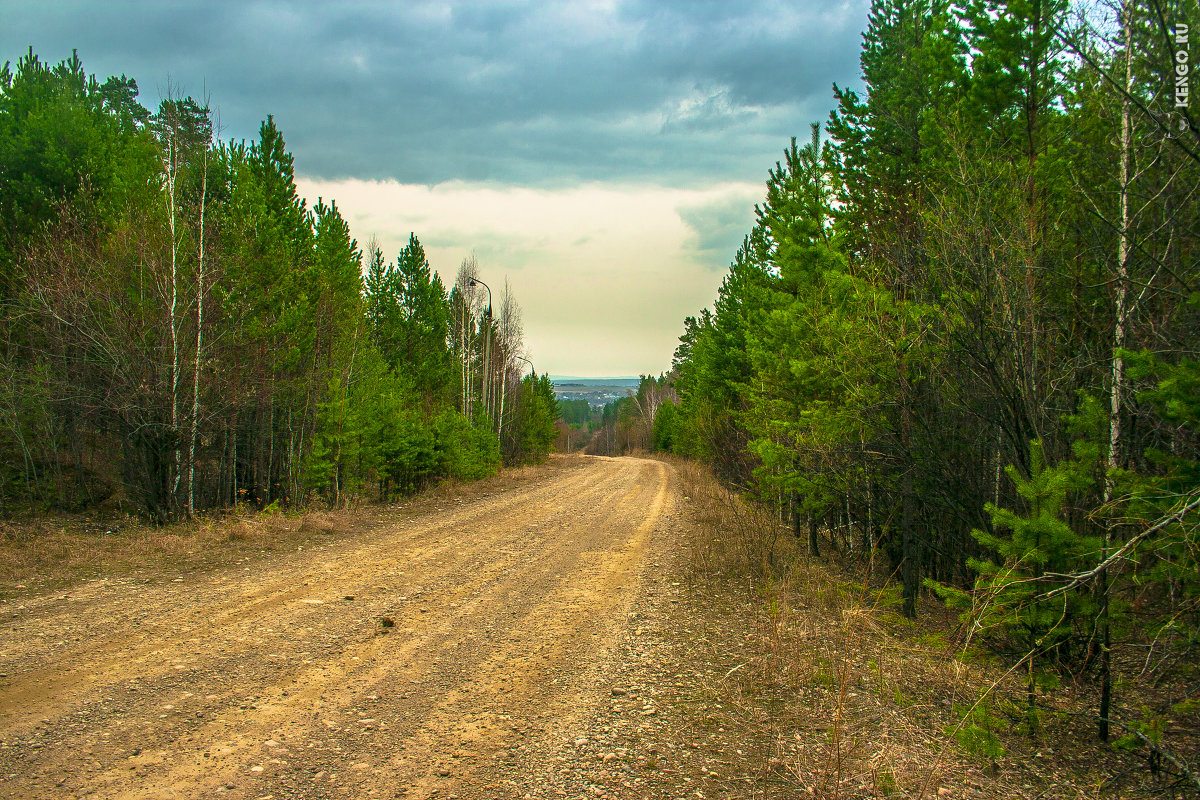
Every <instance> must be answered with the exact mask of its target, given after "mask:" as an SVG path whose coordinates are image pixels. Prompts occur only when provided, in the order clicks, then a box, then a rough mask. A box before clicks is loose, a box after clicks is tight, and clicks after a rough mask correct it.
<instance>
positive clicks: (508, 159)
mask: <svg viewBox="0 0 1200 800" xmlns="http://www.w3.org/2000/svg"><path fill="white" fill-rule="evenodd" d="M865 16H866V11H865V0H855V2H844V3H828V2H812V3H798V2H793V3H729V2H692V1H691V0H679V1H678V2H659V1H650V0H648V1H647V2H625V3H603V4H581V3H565V2H564V3H530V2H476V3H453V4H452V3H436V2H427V3H426V2H412V3H393V2H386V3H331V2H319V3H317V2H314V3H278V2H275V3H271V2H262V3H242V2H238V3H220V2H208V3H193V4H185V3H165V2H161V0H156V1H155V2H146V3H121V2H104V3H97V2H82V3H54V2H47V3H40V4H32V3H24V2H21V3H18V2H8V1H7V0H0V18H2V20H3V23H2V25H0V53H2V56H0V57H3V58H9V59H13V60H15V59H16V58H17V57H19V56H20V55H21V54H23V53H24V52H25V48H26V47H27V46H28V45H33V47H34V50H35V51H36V52H37V53H39V54H40V55H41V56H42V57H43V58H46V59H50V60H58V59H61V58H64V57H66V56H68V55H69V54H70V50H71V48H78V49H79V53H80V57H81V58H82V59H83V63H84V67H85V68H86V69H87V70H88V71H89V72H95V73H97V74H99V75H100V76H101V77H104V76H106V75H108V74H120V73H125V74H127V75H130V76H131V77H135V78H137V79H138V81H139V83H140V85H141V87H142V89H143V100H144V102H146V103H147V104H153V103H154V102H155V98H156V97H157V95H158V92H157V91H156V90H158V89H162V88H165V86H166V84H167V81H168V78H169V79H170V81H171V82H172V83H173V84H175V85H177V86H179V87H181V88H182V89H183V90H184V91H185V92H188V93H191V94H195V95H198V94H200V93H202V92H203V91H205V90H207V91H208V92H209V93H210V95H211V97H212V102H213V104H214V106H216V107H218V108H219V109H220V113H221V121H222V123H223V125H224V128H225V133H226V135H227V136H233V137H236V138H241V137H250V136H253V135H254V134H255V132H256V129H257V126H258V122H259V120H261V119H262V118H263V117H265V116H266V115H267V114H269V113H271V114H275V116H276V118H277V120H278V122H279V124H280V127H281V128H282V129H283V132H284V135H285V137H286V138H287V140H288V143H289V146H290V147H291V148H292V150H293V152H294V153H295V155H296V158H297V164H298V167H299V169H300V170H301V171H303V172H305V173H307V174H309V175H314V176H318V177H323V178H331V179H332V178H341V177H360V178H368V177H369V178H389V177H390V178H395V179H396V180H399V181H401V182H406V183H437V182H441V181H445V180H450V179H462V180H468V181H478V180H490V181H497V182H503V183H524V184H531V183H534V184H542V185H556V184H557V185H567V184H571V183H574V182H577V181H581V180H582V181H613V180H616V181H641V180H651V181H655V182H666V183H678V184H688V183H696V182H700V181H714V180H744V179H747V178H751V179H757V178H758V177H760V174H761V173H765V168H766V166H767V165H769V164H770V163H772V162H773V161H774V159H775V158H776V157H777V153H778V151H780V150H781V149H782V148H783V146H784V145H785V144H786V141H787V137H788V136H791V135H793V134H797V133H800V134H803V132H804V131H805V130H806V129H807V125H808V123H809V122H810V121H813V120H824V119H825V117H826V116H827V114H828V109H829V107H830V104H831V101H830V84H831V83H832V82H833V81H835V80H836V81H838V82H839V83H842V84H852V85H853V84H855V83H856V79H857V74H858V68H857V57H858V48H859V43H860V38H859V37H860V31H861V30H862V28H863V26H864V24H865Z"/></svg>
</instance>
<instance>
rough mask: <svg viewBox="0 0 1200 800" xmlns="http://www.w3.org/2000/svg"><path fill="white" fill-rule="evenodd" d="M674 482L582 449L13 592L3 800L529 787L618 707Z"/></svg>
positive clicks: (2, 709) (677, 516)
mask: <svg viewBox="0 0 1200 800" xmlns="http://www.w3.org/2000/svg"><path fill="white" fill-rule="evenodd" d="M576 463H578V462H576ZM676 483H677V479H676V477H675V475H674V472H673V470H672V468H671V467H670V466H669V465H666V464H662V463H659V462H655V461H647V460H639V459H603V458H589V459H586V460H584V461H583V462H582V466H578V467H575V468H571V467H568V466H564V467H563V468H561V469H557V470H552V471H549V472H547V473H544V474H542V475H541V476H540V477H538V478H536V479H534V480H532V481H530V482H526V483H523V484H520V485H518V486H516V487H514V488H511V489H509V490H507V491H503V492H498V493H495V494H491V495H487V496H484V497H477V498H472V499H459V500H453V499H451V500H447V501H446V502H444V503H443V504H442V507H440V508H434V509H429V510H426V511H422V512H419V513H411V512H404V513H401V512H397V513H394V514H390V515H389V514H384V515H382V516H381V517H380V521H379V523H378V524H377V525H375V526H373V527H371V528H370V529H369V530H367V531H365V532H360V533H355V534H353V535H350V536H348V537H346V538H337V537H330V541H329V542H327V543H324V544H318V545H313V546H309V547H306V548H304V549H303V550H300V551H297V552H292V553H285V554H269V555H263V556H261V557H255V558H253V559H248V560H246V561H245V562H243V563H240V564H236V565H233V566H227V567H222V568H219V569H215V570H211V571H207V572H198V573H184V574H179V575H174V574H156V575H151V576H149V577H146V576H140V577H130V578H119V579H118V578H110V579H104V580H95V581H89V582H86V583H82V584H78V585H76V586H74V587H72V588H71V589H70V590H69V591H67V592H66V593H62V592H57V593H54V594H50V595H41V596H34V597H23V598H19V599H13V600H9V601H6V602H4V603H2V604H0V796H3V797H9V798H54V797H84V796H92V797H97V798H159V797H163V798H167V797H171V798H191V797H217V796H221V797H229V798H265V797H271V798H283V797H298V798H300V797H303V798H319V797H321V798H323V797H339V798H340V797H355V798H365V797H397V796H405V797H410V798H411V797H434V796H438V797H455V796H457V797H460V798H474V797H507V796H517V797H523V796H526V792H527V791H529V789H530V787H534V788H536V787H537V786H539V785H540V778H539V777H538V773H540V772H541V770H542V769H543V768H544V769H546V770H547V771H549V770H550V766H551V765H543V764H539V763H537V762H538V761H539V760H540V759H539V758H535V757H534V756H535V755H537V754H545V755H549V754H552V753H555V752H561V750H562V748H563V746H564V744H565V743H566V742H567V741H568V740H569V739H570V736H571V735H572V733H571V732H572V731H573V730H577V729H586V728H587V727H588V724H589V723H588V721H587V720H586V719H583V717H587V716H589V715H594V714H595V713H596V709H597V708H600V707H602V706H603V707H604V708H606V709H607V708H608V707H609V706H610V705H611V704H612V703H613V701H614V695H613V690H612V681H613V680H616V679H617V678H615V677H613V675H612V674H610V673H612V670H614V669H616V668H617V667H619V664H618V663H617V662H619V660H620V653H621V651H622V643H623V642H625V641H626V640H627V639H629V638H630V637H636V635H637V634H638V633H640V631H638V630H635V628H636V627H637V625H638V622H637V620H638V612H637V611H636V610H635V601H637V600H638V599H639V597H641V596H642V595H643V594H644V593H645V586H646V585H647V583H648V582H651V581H654V580H656V579H657V580H661V577H662V576H661V575H659V574H658V572H659V569H660V565H661V558H663V557H664V556H662V553H664V552H666V550H669V549H670V542H671V541H673V540H675V539H676V538H677V537H676V536H675V534H677V533H678V532H679V529H680V528H681V526H683V525H685V524H686V521H685V519H684V517H683V514H682V508H683V503H682V498H681V497H680V496H679V493H678V489H677V488H676ZM664 548H666V550H664ZM642 601H644V597H643V598H642ZM617 691H619V692H623V690H621V689H618V690H617ZM650 711H651V710H650V709H649V708H648V707H647V706H646V704H645V703H642V702H640V701H639V713H649V712H650ZM564 737H566V738H564ZM601 755H603V754H601ZM593 757H595V756H593ZM550 761H551V762H552V763H553V761H554V759H553V758H551V759H550ZM514 777H515V778H518V779H514ZM556 783H557V781H556ZM572 788H575V787H572ZM556 793H558V794H563V793H565V792H564V791H563V790H562V789H559V790H558V791H557V792H556Z"/></svg>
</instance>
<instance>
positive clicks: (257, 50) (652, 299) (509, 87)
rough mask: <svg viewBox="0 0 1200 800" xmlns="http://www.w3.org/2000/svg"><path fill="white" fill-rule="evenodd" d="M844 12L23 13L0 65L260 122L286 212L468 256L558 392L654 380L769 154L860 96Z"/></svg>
mask: <svg viewBox="0 0 1200 800" xmlns="http://www.w3.org/2000/svg"><path fill="white" fill-rule="evenodd" d="M866 13H867V0H843V1H841V2H838V1H837V0H827V1H825V2H821V0H810V1H808V2H804V1H802V0H794V2H753V3H751V2H740V1H739V2H731V1H726V0H645V1H644V2H622V1H621V0H610V1H609V2H557V3H556V2H508V1H505V2H499V1H497V2H485V1H484V0H476V2H415V1H414V2H401V1H400V0H395V1H394V2H371V3H368V2H332V0H323V1H322V2H293V3H284V2H245V0H242V2H229V3H226V2H217V1H216V0H209V2H167V0H152V1H151V2H121V0H106V1H105V2H74V3H68V2H54V1H53V0H43V1H42V2H37V3H35V2H28V1H27V0H0V61H2V60H5V59H7V60H12V61H15V60H16V59H17V58H18V57H20V56H21V55H23V54H24V53H25V52H26V50H27V48H28V47H29V46H31V45H32V46H33V49H34V52H36V53H37V54H38V55H40V56H41V57H42V58H43V60H50V61H58V60H60V59H63V58H66V57H68V56H69V55H70V52H71V50H72V48H76V49H78V51H79V55H80V58H81V59H82V61H83V65H84V68H85V69H86V70H87V71H88V72H91V73H96V74H97V75H98V76H99V77H101V78H103V77H106V76H108V75H111V74H125V75H128V76H130V77H133V78H136V79H137V81H138V84H139V86H140V88H141V91H142V102H143V103H144V104H145V105H147V106H150V107H153V106H155V105H157V102H158V98H159V96H160V94H161V93H162V92H163V91H164V90H165V89H166V87H167V86H168V84H170V85H172V86H174V87H175V88H176V89H177V90H178V91H180V92H182V93H184V94H192V95H195V96H201V95H204V94H206V93H207V95H208V96H209V97H210V98H211V103H212V105H213V107H214V108H215V109H217V110H218V112H219V118H220V123H221V127H222V135H223V137H224V138H226V139H230V138H232V139H242V138H253V137H254V136H256V134H257V130H258V124H259V122H260V121H261V120H262V119H263V118H265V117H266V115H267V114H274V115H275V119H276V121H277V123H278V124H279V126H280V128H281V130H282V131H283V134H284V137H285V139H286V141H287V143H288V147H289V149H290V150H291V151H292V153H293V154H294V155H295V159H296V172H297V178H298V181H297V182H298V184H299V186H300V190H301V193H302V194H303V195H305V196H306V197H308V198H309V199H310V201H312V202H315V201H316V198H317V197H318V196H321V197H324V198H325V199H326V200H328V199H330V198H332V199H334V200H336V201H337V203H338V206H339V208H341V210H342V213H343V215H344V216H345V217H346V218H347V219H348V220H349V222H350V225H351V229H352V231H353V233H354V235H355V236H356V237H357V239H358V241H359V243H360V244H364V243H365V242H366V241H367V240H369V239H370V238H371V237H372V236H374V237H376V238H377V239H378V240H379V242H380V243H381V245H382V246H383V248H384V251H385V252H386V253H388V254H389V255H390V256H394V255H395V253H396V252H397V251H398V250H399V248H400V247H401V246H402V245H403V244H404V242H405V241H407V238H408V233H409V231H415V232H416V234H417V236H418V237H419V238H420V239H421V241H422V243H423V244H424V245H425V247H426V250H427V251H428V253H429V256H430V261H431V262H432V264H433V266H434V267H435V268H436V269H437V270H438V272H439V273H440V274H441V275H442V276H443V279H444V280H447V281H448V282H452V281H453V276H454V272H455V271H456V269H457V268H458V265H459V263H460V262H461V261H462V259H463V257H464V256H466V255H468V254H469V253H471V252H474V253H476V255H477V256H478V258H479V263H480V268H481V275H482V277H483V279H484V280H485V281H486V282H487V283H489V284H490V285H491V286H492V288H493V290H494V291H495V292H497V293H499V292H500V291H501V288H502V287H503V286H504V284H505V281H507V282H508V284H509V286H510V287H511V289H512V291H513V292H514V294H515V296H516V299H517V301H518V302H519V303H520V305H521V307H522V310H523V318H524V327H525V339H526V342H527V346H528V350H529V355H530V357H531V358H532V359H533V361H534V363H535V364H536V366H537V367H538V369H539V371H548V372H551V373H553V374H559V375H583V376H613V375H633V374H639V373H654V374H657V373H659V372H661V371H664V370H666V369H668V368H669V366H670V361H671V354H672V353H673V351H674V348H675V345H676V343H677V338H678V336H679V334H680V333H681V332H682V329H683V318H684V316H686V315H688V314H694V313H696V312H697V311H698V310H699V309H700V308H701V307H703V306H706V305H709V304H711V302H712V300H713V298H714V296H715V293H716V289H717V286H718V285H719V284H720V281H721V277H722V275H723V274H724V271H725V269H726V268H727V267H728V264H729V262H730V260H731V259H732V257H733V255H734V252H735V251H736V249H737V246H738V244H739V242H740V241H741V238H742V236H743V235H744V234H745V233H746V232H747V231H748V230H749V229H750V226H751V224H752V222H753V218H754V211H753V207H754V203H755V202H756V201H758V200H759V199H761V197H762V195H763V184H764V181H765V180H766V176H767V170H768V169H769V168H770V167H771V166H773V165H774V163H775V161H776V159H777V158H779V157H780V155H781V153H782V151H783V148H784V147H785V146H786V145H787V142H788V138H789V137H790V136H793V135H795V136H800V137H805V135H806V131H807V130H808V126H809V123H810V122H813V121H824V120H825V119H826V118H827V117H828V114H829V110H830V108H831V106H832V100H831V85H832V84H833V82H835V81H836V82H837V83H838V84H839V85H848V86H852V87H855V88H857V87H858V85H859V70H858V48H859V45H860V42H861V33H862V30H863V29H864V27H865V25H866Z"/></svg>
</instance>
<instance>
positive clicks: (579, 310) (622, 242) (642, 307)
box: [296, 177, 763, 377]
mask: <svg viewBox="0 0 1200 800" xmlns="http://www.w3.org/2000/svg"><path fill="white" fill-rule="evenodd" d="M296 184H297V187H298V189H299V192H300V194H301V196H303V197H305V198H307V200H308V201H309V204H310V206H311V205H312V204H313V203H315V202H316V200H317V198H318V197H323V198H324V199H325V201H326V202H329V201H330V200H334V201H336V202H337V205H338V208H339V210H340V211H341V213H342V216H343V217H344V218H345V219H346V221H347V222H348V223H349V225H350V231H351V235H353V236H354V237H355V239H357V240H358V244H359V247H361V248H363V249H365V248H366V245H367V242H368V241H369V240H370V238H371V237H372V236H374V237H375V238H376V239H377V240H378V241H379V245H380V247H381V248H382V250H383V252H384V254H385V256H386V257H387V258H388V259H389V260H391V259H394V258H395V256H396V254H397V253H398V252H399V251H400V248H402V247H403V246H404V245H405V244H406V243H407V241H408V235H409V232H410V231H412V232H415V233H416V235H417V238H418V239H420V240H421V243H422V245H423V246H424V247H425V251H426V254H427V255H428V257H429V261H430V264H431V265H432V266H433V268H434V269H435V270H436V271H437V272H438V274H439V275H440V276H441V277H442V281H443V282H444V283H446V284H447V285H450V284H452V283H453V281H454V275H455V273H456V271H457V270H458V266H459V264H460V262H461V261H462V260H463V258H464V257H466V256H467V255H469V254H470V253H471V252H472V251H474V252H475V254H476V256H477V257H478V259H479V270H480V277H481V278H482V280H484V281H485V282H486V283H488V284H489V285H490V286H491V288H492V292H493V295H494V298H495V300H496V302H497V303H498V302H499V296H500V293H501V291H502V290H503V287H504V282H505V280H506V279H507V280H508V283H509V286H510V287H511V289H512V291H513V294H514V296H515V298H516V300H517V302H518V303H519V304H520V306H521V310H522V318H523V322H524V331H525V343H526V348H527V351H528V355H529V358H530V359H531V360H532V361H533V363H534V365H535V366H536V367H537V370H538V371H539V372H549V373H552V374H556V375H572V376H578V377H612V376H617V375H638V374H644V373H649V374H654V375H657V374H659V373H660V372H665V371H667V370H668V369H670V366H671V356H672V354H673V353H674V351H675V346H676V345H677V344H678V338H679V335H680V334H681V333H682V332H683V320H684V317H686V316H688V315H690V314H696V313H698V312H699V311H700V309H701V308H703V307H705V306H710V305H711V304H712V302H713V300H714V299H715V297H716V292H717V287H718V286H720V283H721V279H722V278H723V277H724V274H725V271H726V269H727V268H728V265H729V262H730V261H731V260H732V259H733V256H734V252H735V250H736V246H737V242H736V240H734V241H733V243H732V244H731V245H730V246H729V249H728V252H723V250H724V247H723V246H722V247H715V248H714V247H713V246H712V242H711V241H708V238H709V237H710V234H711V231H708V230H701V229H699V228H703V227H705V225H704V223H703V222H702V221H700V222H697V220H703V218H704V215H705V211H706V210H707V209H725V210H728V209H729V208H730V207H732V208H734V209H739V210H740V209H741V208H742V207H744V209H745V225H744V230H742V231H741V232H740V233H739V234H738V237H739V238H740V235H742V234H745V233H748V232H749V230H750V226H751V224H752V222H753V218H754V213H753V209H754V203H755V202H757V201H758V200H759V199H761V196H762V193H763V190H762V187H761V185H760V184H751V183H724V184H717V185H714V186H711V187H708V188H704V189H681V188H671V187H664V186H655V185H646V184H624V185H622V184H584V185H579V186H572V187H565V188H529V187H512V186H500V185H490V184H476V183H467V182H463V181H453V182H449V183H442V184H437V185H434V186H423V185H413V184H400V183H397V182H395V181H364V180H340V181H325V180H314V179H308V178H304V177H297V179H296ZM726 216H727V214H726ZM686 220H691V222H689V221H686ZM714 220H715V218H714ZM727 238H728V237H727Z"/></svg>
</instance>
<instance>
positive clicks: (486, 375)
mask: <svg viewBox="0 0 1200 800" xmlns="http://www.w3.org/2000/svg"><path fill="white" fill-rule="evenodd" d="M469 283H470V285H471V286H475V285H476V284H478V285H480V286H482V287H483V288H485V289H487V293H488V308H487V316H488V322H489V323H490V322H491V319H492V287H490V286H488V285H487V284H486V283H484V282H483V281H481V280H479V279H478V278H471V280H470V281H469ZM491 371H492V337H491V334H490V333H489V334H488V336H487V338H486V339H484V340H483V408H484V411H485V413H486V414H487V415H488V418H489V420H490V418H491V416H492V404H491V403H490V402H488V400H489V391H490V389H491V386H490V384H491Z"/></svg>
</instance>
